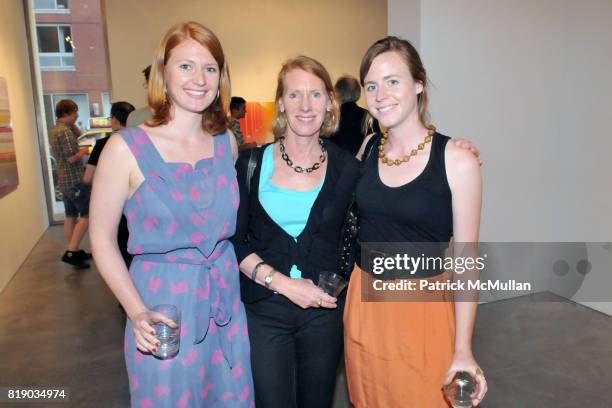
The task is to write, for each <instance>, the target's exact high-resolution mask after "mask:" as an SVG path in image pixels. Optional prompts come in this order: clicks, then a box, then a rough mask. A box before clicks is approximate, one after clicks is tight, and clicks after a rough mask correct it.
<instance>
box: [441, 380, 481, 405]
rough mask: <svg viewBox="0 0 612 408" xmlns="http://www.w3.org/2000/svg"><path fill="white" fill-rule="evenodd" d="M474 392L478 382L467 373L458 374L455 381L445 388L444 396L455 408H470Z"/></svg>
mask: <svg viewBox="0 0 612 408" xmlns="http://www.w3.org/2000/svg"><path fill="white" fill-rule="evenodd" d="M474 392H476V380H475V379H474V377H472V375H471V374H470V373H468V372H466V371H459V372H457V374H455V376H454V377H453V380H452V381H451V382H450V383H449V384H447V385H445V386H444V395H445V396H446V398H447V399H448V402H450V404H451V405H452V406H453V408H470V407H471V406H472V395H473V394H474Z"/></svg>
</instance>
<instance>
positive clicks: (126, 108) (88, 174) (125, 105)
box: [83, 102, 135, 268]
mask: <svg viewBox="0 0 612 408" xmlns="http://www.w3.org/2000/svg"><path fill="white" fill-rule="evenodd" d="M134 109H135V108H134V106H133V105H132V104H131V103H129V102H115V103H113V105H112V106H111V111H110V115H111V128H112V129H113V132H117V131H118V130H120V129H123V128H124V127H125V125H126V123H127V120H128V116H130V114H131V113H132V112H134ZM108 139H109V137H105V138H103V139H100V140H98V141H97V142H96V145H95V146H94V148H93V150H92V152H91V155H90V156H89V161H88V162H87V167H86V168H85V175H84V176H83V183H85V184H87V185H91V184H92V182H93V177H94V174H95V172H96V166H97V165H98V160H99V158H100V154H101V153H102V150H103V149H104V146H105V145H106V142H108ZM128 238H129V232H128V227H127V219H126V218H125V216H124V215H122V216H121V221H120V222H119V228H118V230H117V243H118V244H119V250H120V251H121V255H122V256H123V260H124V261H125V264H126V265H127V267H128V268H129V267H130V264H131V263H132V255H130V254H129V253H128V251H127V243H128Z"/></svg>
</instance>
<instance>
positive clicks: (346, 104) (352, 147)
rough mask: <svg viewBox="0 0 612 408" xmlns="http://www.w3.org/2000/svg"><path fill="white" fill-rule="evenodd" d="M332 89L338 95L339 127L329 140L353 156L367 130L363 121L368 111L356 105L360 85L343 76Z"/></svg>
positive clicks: (352, 79)
mask: <svg viewBox="0 0 612 408" xmlns="http://www.w3.org/2000/svg"><path fill="white" fill-rule="evenodd" d="M334 89H335V91H336V95H338V99H339V100H338V102H339V103H340V104H341V105H340V126H339V127H338V131H337V132H336V133H334V134H333V135H332V136H331V140H332V141H333V142H334V143H336V144H337V145H338V146H339V147H340V148H342V149H344V150H346V151H348V152H349V153H350V154H352V155H353V156H354V155H356V154H357V152H358V151H359V147H360V146H361V143H362V142H363V139H364V138H365V136H366V133H367V130H365V129H364V121H365V119H366V117H367V113H368V111H366V110H365V109H363V108H361V107H359V106H358V105H357V101H358V100H359V97H360V96H361V85H359V81H358V80H357V79H356V78H354V77H352V76H349V75H345V76H342V77H340V78H339V79H338V81H336V85H334ZM376 130H378V124H376V125H375V127H374V129H373V131H376Z"/></svg>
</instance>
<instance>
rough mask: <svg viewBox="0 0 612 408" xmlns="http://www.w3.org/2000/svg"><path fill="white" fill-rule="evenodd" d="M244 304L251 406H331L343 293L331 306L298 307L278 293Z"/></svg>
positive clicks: (341, 337) (277, 407)
mask: <svg viewBox="0 0 612 408" xmlns="http://www.w3.org/2000/svg"><path fill="white" fill-rule="evenodd" d="M245 307H246V312H247V322H248V326H249V338H250V341H251V366H252V370H253V381H254V385H255V401H256V407H257V408H328V407H331V405H332V400H333V397H334V387H335V385H336V374H337V371H338V364H339V362H340V357H341V355H342V344H343V326H342V311H343V309H344V297H342V298H341V299H338V307H337V308H336V309H325V308H320V309H317V308H308V309H302V308H300V307H299V306H297V305H295V304H293V303H292V302H291V301H290V300H289V299H287V298H286V297H284V296H282V295H274V296H272V297H270V298H267V299H264V300H261V301H259V302H256V303H252V304H246V305H245Z"/></svg>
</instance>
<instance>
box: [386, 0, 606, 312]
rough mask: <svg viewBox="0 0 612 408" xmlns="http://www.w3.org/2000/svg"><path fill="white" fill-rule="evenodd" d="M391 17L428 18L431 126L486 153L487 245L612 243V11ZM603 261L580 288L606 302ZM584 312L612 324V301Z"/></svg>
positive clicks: (523, 1)
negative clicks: (600, 314)
mask: <svg viewBox="0 0 612 408" xmlns="http://www.w3.org/2000/svg"><path fill="white" fill-rule="evenodd" d="M388 13H389V15H390V16H394V19H395V20H398V19H401V18H400V17H399V16H401V15H404V16H405V19H406V21H410V19H413V18H414V16H420V33H419V34H418V35H417V36H416V37H418V40H419V43H420V50H421V55H422V58H423V60H424V63H425V67H426V68H427V70H428V74H429V78H430V80H431V85H432V87H431V90H432V92H431V105H430V108H431V109H430V110H431V113H432V117H433V121H434V123H435V124H436V125H437V126H438V127H439V129H440V130H441V131H442V132H444V133H447V134H448V135H451V136H463V137H468V138H470V139H472V140H474V141H475V142H476V144H477V145H478V147H479V148H480V149H481V151H482V158H483V159H484V162H485V163H484V166H483V168H482V173H483V177H484V204H483V213H482V228H481V239H482V240H483V241H503V242H511V241H518V242H534V241H535V242H538V241H541V242H546V241H550V242H566V241H569V242H589V241H603V242H610V241H611V240H612V125H611V124H610V120H609V116H610V107H612V81H610V72H612V53H610V50H611V49H612V30H610V24H609V16H610V15H612V3H611V2H609V1H601V0H585V1H582V2H558V1H556V0H538V1H536V2H534V1H529V0H515V1H512V2H491V1H488V0H464V1H461V2H457V1H454V0H437V1H416V2H412V3H411V5H410V7H408V6H407V4H406V3H402V2H397V1H394V0H391V1H389V10H388ZM391 24H392V20H391V19H390V21H389V26H390V28H391ZM404 32H405V33H406V36H411V35H413V34H411V33H410V31H409V30H405V31H404ZM606 251H607V250H606V249H605V247H604V246H603V245H602V247H601V250H598V251H595V252H596V253H590V254H589V257H590V258H589V259H591V260H593V261H594V260H595V259H599V261H597V262H595V261H594V265H599V266H600V268H597V269H596V268H594V269H593V271H592V273H591V274H590V275H588V276H587V279H585V286H584V287H583V289H586V286H589V287H590V290H593V291H599V293H601V290H602V289H604V288H607V290H608V292H609V288H610V287H612V259H611V258H612V253H610V252H609V251H608V252H606ZM559 256H562V254H559ZM553 261H554V259H553ZM568 264H569V266H570V271H569V272H570V273H576V270H575V265H576V263H575V262H572V261H569V262H568ZM551 265H552V263H551ZM602 267H603V268H602ZM541 272H542V273H545V272H549V271H546V270H542V271H541ZM608 297H609V296H601V295H599V296H597V299H598V300H602V299H606V298H608ZM588 298H589V296H588V295H584V296H583V299H588ZM582 303H583V304H588V305H589V306H591V307H593V308H596V309H598V310H602V311H605V312H606V313H609V314H612V303H605V302H588V301H584V302H582Z"/></svg>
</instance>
